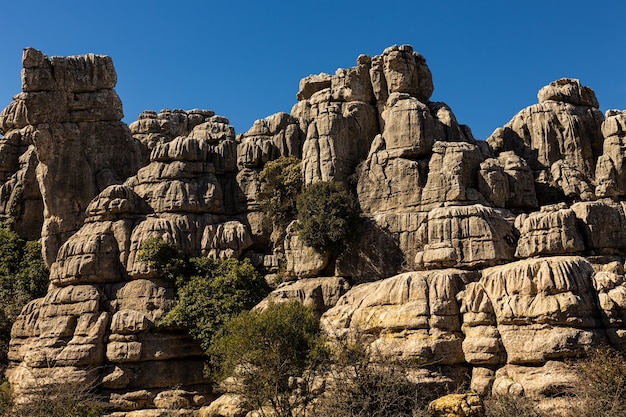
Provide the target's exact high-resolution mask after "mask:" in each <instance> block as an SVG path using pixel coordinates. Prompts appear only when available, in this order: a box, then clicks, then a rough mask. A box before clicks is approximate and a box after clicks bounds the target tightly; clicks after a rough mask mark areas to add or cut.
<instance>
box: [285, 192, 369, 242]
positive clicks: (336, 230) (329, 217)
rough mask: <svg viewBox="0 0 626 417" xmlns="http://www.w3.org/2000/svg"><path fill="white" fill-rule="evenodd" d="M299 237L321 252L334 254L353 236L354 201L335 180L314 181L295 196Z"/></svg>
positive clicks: (356, 225) (354, 224) (357, 220)
mask: <svg viewBox="0 0 626 417" xmlns="http://www.w3.org/2000/svg"><path fill="white" fill-rule="evenodd" d="M297 208H298V222H299V228H300V234H299V237H300V239H302V241H303V243H304V244H305V245H307V246H310V247H312V248H314V249H316V250H318V251H321V252H329V253H332V254H337V253H339V252H341V250H343V249H344V247H345V246H346V244H347V243H348V242H349V241H350V240H351V239H353V238H354V234H355V232H356V230H357V227H358V225H359V216H358V214H357V208H356V202H355V201H354V198H353V197H352V196H351V195H350V193H349V192H348V190H347V189H346V188H345V186H344V185H343V184H341V183H338V182H327V181H321V182H316V183H313V184H311V185H309V186H308V187H306V188H305V189H304V191H303V192H302V194H300V196H299V197H298V201H297Z"/></svg>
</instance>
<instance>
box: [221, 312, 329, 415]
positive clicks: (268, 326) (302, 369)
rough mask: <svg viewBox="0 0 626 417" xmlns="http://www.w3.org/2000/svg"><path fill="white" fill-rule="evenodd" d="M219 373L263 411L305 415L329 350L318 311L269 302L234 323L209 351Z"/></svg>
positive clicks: (236, 319)
mask: <svg viewBox="0 0 626 417" xmlns="http://www.w3.org/2000/svg"><path fill="white" fill-rule="evenodd" d="M209 354H210V355H211V358H212V359H211V361H212V364H213V366H214V368H213V369H214V372H216V375H219V376H220V377H221V378H220V379H222V380H223V379H226V378H228V377H233V378H234V380H235V381H236V383H235V384H234V386H233V387H230V388H231V390H234V391H236V392H238V393H240V394H242V395H243V396H245V397H246V398H247V399H248V401H249V402H250V404H252V405H253V406H255V407H257V408H258V409H259V410H260V412H261V413H263V410H262V407H264V406H269V407H270V408H271V409H272V411H273V413H275V415H277V416H281V417H292V416H298V415H303V411H304V408H305V407H306V405H307V404H308V402H309V401H310V400H311V386H312V381H313V377H314V375H315V371H316V370H317V369H318V368H319V366H320V365H321V364H324V363H326V355H327V351H326V348H325V345H324V338H323V337H322V335H321V331H320V327H319V321H318V319H317V317H316V315H315V313H314V312H313V311H312V310H311V309H310V308H308V307H305V306H303V305H302V304H300V303H297V302H286V303H279V304H274V303H270V304H269V305H268V306H267V308H266V309H265V310H263V311H258V310H253V311H244V312H242V313H241V314H240V315H239V316H237V317H235V318H234V319H232V320H230V321H229V322H228V323H227V324H226V326H225V327H224V331H223V333H222V334H221V335H220V337H218V338H217V339H216V341H215V343H214V344H213V345H212V346H211V347H210V349H209Z"/></svg>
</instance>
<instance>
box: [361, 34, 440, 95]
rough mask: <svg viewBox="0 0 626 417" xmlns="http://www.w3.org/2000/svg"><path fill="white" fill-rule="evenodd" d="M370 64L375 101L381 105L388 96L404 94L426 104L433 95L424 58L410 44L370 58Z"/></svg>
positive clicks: (391, 47) (429, 74)
mask: <svg viewBox="0 0 626 417" xmlns="http://www.w3.org/2000/svg"><path fill="white" fill-rule="evenodd" d="M371 65H372V67H371V69H370V76H371V79H372V86H373V89H374V95H375V96H376V100H377V101H378V102H383V103H384V102H385V101H387V97H388V96H389V95H391V94H392V93H407V94H409V95H411V96H413V97H415V98H417V99H418V100H420V101H422V102H427V101H428V99H429V98H430V96H431V95H432V93H433V90H434V87H433V81H432V75H431V73H430V69H429V68H428V65H426V59H424V57H423V56H422V55H420V54H418V53H416V52H414V51H413V48H412V47H411V46H410V45H402V46H397V45H394V46H390V47H389V48H387V49H385V50H384V52H383V53H382V55H380V56H377V57H374V58H372V64H371Z"/></svg>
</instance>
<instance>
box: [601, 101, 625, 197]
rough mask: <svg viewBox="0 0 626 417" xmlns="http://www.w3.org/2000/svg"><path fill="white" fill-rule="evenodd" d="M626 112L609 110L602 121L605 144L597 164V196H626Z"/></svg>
mask: <svg viewBox="0 0 626 417" xmlns="http://www.w3.org/2000/svg"><path fill="white" fill-rule="evenodd" d="M625 127H626V113H625V112H623V111H621V112H620V111H617V110H609V111H607V112H606V120H605V121H604V122H602V135H603V136H604V145H603V151H602V155H601V156H600V157H599V158H598V163H597V165H596V189H595V193H596V196H598V197H600V198H602V197H624V196H626V169H624V156H625V155H624V146H626V144H625V142H624V141H625V139H626V131H625Z"/></svg>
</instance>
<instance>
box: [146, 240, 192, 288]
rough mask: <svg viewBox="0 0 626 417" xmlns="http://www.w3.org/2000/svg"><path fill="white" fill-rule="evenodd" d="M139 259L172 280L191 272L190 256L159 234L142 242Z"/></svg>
mask: <svg viewBox="0 0 626 417" xmlns="http://www.w3.org/2000/svg"><path fill="white" fill-rule="evenodd" d="M137 260H138V261H140V262H143V263H145V264H146V265H148V266H149V267H150V268H152V269H154V270H155V271H156V272H157V273H159V274H161V276H163V277H164V278H167V279H170V280H172V281H176V279H177V278H178V277H180V276H184V275H186V274H189V266H190V263H189V257H187V256H186V255H185V254H184V253H182V251H181V250H180V249H178V247H177V246H176V245H175V244H174V243H172V242H168V241H166V240H164V239H162V238H160V237H158V236H153V237H150V238H148V239H146V240H144V241H143V242H141V246H140V247H139V250H138V251H137Z"/></svg>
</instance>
